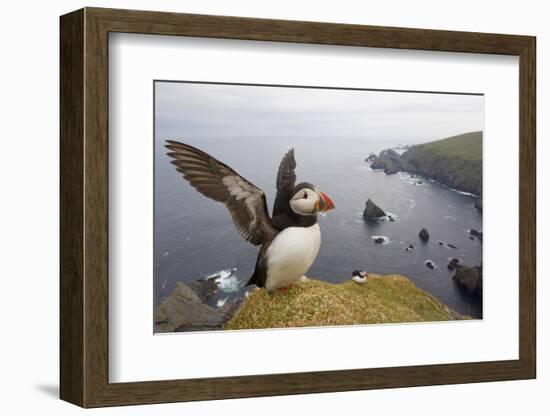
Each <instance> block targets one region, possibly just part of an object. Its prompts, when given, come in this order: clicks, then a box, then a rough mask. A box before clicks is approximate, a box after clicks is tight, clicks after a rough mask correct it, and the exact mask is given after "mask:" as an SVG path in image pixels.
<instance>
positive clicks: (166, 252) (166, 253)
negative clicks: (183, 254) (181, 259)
mask: <svg viewBox="0 0 550 416" xmlns="http://www.w3.org/2000/svg"><path fill="white" fill-rule="evenodd" d="M169 254H170V252H169V251H165V252H164V253H162V257H166V256H168V255H169Z"/></svg>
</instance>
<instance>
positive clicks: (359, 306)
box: [224, 273, 468, 329]
mask: <svg viewBox="0 0 550 416" xmlns="http://www.w3.org/2000/svg"><path fill="white" fill-rule="evenodd" d="M368 276H369V277H368V279H366V281H365V282H364V283H363V284H357V283H356V282H354V281H353V280H347V281H345V282H343V283H338V284H334V283H328V282H324V281H320V280H316V279H311V278H310V279H308V280H307V281H305V282H298V283H296V284H294V285H293V286H291V287H290V288H289V289H288V290H286V291H284V292H274V293H273V294H268V293H267V291H266V290H265V289H259V290H257V291H255V292H253V293H251V294H250V296H249V297H248V298H247V299H246V300H245V301H244V303H243V304H242V305H241V307H240V308H239V310H238V312H237V313H236V314H235V315H234V316H233V318H232V319H231V320H230V321H229V322H228V323H227V324H225V326H224V329H258V328H285V327H286V328H288V327H307V326H319V325H331V326H334V325H359V324H379V323H392V322H433V321H449V320H458V319H468V317H465V316H462V315H460V314H459V313H457V312H455V311H453V310H452V309H450V308H449V307H448V306H446V305H444V304H442V303H441V302H440V301H438V300H437V299H436V298H435V297H433V296H432V295H430V294H429V293H427V292H425V291H424V290H422V289H419V288H418V287H417V286H415V285H414V283H413V282H412V281H411V280H409V279H408V278H406V277H404V276H400V275H387V276H381V275H376V274H372V273H369V275H368Z"/></svg>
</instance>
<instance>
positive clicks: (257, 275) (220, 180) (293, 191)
mask: <svg viewBox="0 0 550 416" xmlns="http://www.w3.org/2000/svg"><path fill="white" fill-rule="evenodd" d="M166 148H167V149H168V150H169V152H168V156H170V157H171V158H172V159H173V160H172V161H171V163H172V164H173V165H174V166H175V167H176V170H177V171H178V172H180V173H181V174H182V175H183V177H184V178H185V179H186V180H187V181H188V182H189V183H190V184H191V186H193V187H194V188H195V189H196V190H197V191H199V192H200V193H201V194H203V195H204V196H207V197H208V198H211V199H213V200H215V201H218V202H222V203H224V204H225V206H226V207H227V209H228V210H229V212H230V214H231V218H232V219H233V223H234V224H235V227H236V228H237V232H238V233H239V235H240V236H241V237H242V238H244V239H245V240H247V241H249V242H250V243H252V244H254V245H260V246H261V248H260V252H259V253H258V258H257V260H256V268H255V270H254V273H253V274H252V277H251V278H250V280H249V281H248V284H249V285H250V284H255V285H257V286H259V287H265V288H266V289H267V290H268V291H270V292H271V291H273V290H276V289H280V288H284V287H286V286H289V285H291V284H292V283H294V282H296V281H297V280H298V279H300V278H301V277H302V276H303V275H304V274H305V273H306V272H307V271H308V270H309V268H310V267H311V265H312V264H313V262H314V261H315V258H316V257H317V254H318V253H319V247H320V245H321V231H320V229H319V224H318V223H317V214H318V213H319V212H326V211H329V210H331V209H333V208H334V203H333V202H332V201H331V199H330V198H329V197H328V196H327V195H325V194H324V193H323V192H321V191H319V190H318V189H317V188H316V187H315V186H314V185H312V184H311V183H308V182H302V183H299V184H298V185H296V174H295V172H294V170H295V168H296V161H295V159H294V149H291V150H289V151H288V152H287V153H286V154H285V156H284V157H283V160H282V161H281V163H280V165H279V170H278V172H277V196H276V197H275V203H274V204H273V215H272V217H270V216H269V213H268V209H267V201H266V197H265V194H264V192H263V191H262V190H261V189H260V188H258V187H257V186H255V185H254V184H252V183H251V182H249V181H248V180H246V179H245V178H243V177H242V176H241V175H239V174H238V173H237V172H235V171H234V170H233V169H231V168H230V167H229V166H227V165H226V164H224V163H222V162H220V161H219V160H217V159H215V158H214V157H212V156H210V155H209V154H207V153H205V152H203V151H201V150H199V149H197V148H195V147H192V146H189V145H187V144H184V143H180V142H177V141H173V140H167V141H166Z"/></svg>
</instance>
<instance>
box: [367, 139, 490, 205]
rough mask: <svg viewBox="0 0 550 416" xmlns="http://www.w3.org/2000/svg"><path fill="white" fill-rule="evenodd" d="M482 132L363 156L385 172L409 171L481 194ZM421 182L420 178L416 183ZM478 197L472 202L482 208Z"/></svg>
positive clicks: (375, 167)
mask: <svg viewBox="0 0 550 416" xmlns="http://www.w3.org/2000/svg"><path fill="white" fill-rule="evenodd" d="M481 150H482V132H481V131H475V132H471V133H465V134H461V135H458V136H453V137H448V138H445V139H441V140H436V141H433V142H429V143H424V144H419V145H415V146H412V147H410V148H409V149H408V150H407V151H406V152H405V153H403V154H402V155H399V153H397V152H396V151H395V150H393V149H387V150H383V151H382V152H380V154H379V155H378V156H377V155H375V154H374V153H371V154H370V155H369V157H368V158H367V159H366V161H367V162H370V163H371V168H372V169H383V170H384V172H386V174H392V173H397V172H399V171H405V172H409V173H410V174H411V175H413V176H414V175H420V176H422V177H424V178H429V179H432V180H435V181H437V182H439V183H441V184H442V185H445V186H448V187H450V188H453V189H457V190H459V191H462V192H468V193H472V194H474V195H481V190H482V151H481ZM415 183H416V184H417V185H420V184H422V183H423V182H422V180H418V181H416V182H415ZM481 204H482V201H481V198H479V199H477V200H476V201H475V203H474V206H475V207H476V209H478V210H479V211H480V212H481V210H482V206H481Z"/></svg>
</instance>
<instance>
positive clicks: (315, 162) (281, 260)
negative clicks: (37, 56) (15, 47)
mask: <svg viewBox="0 0 550 416" xmlns="http://www.w3.org/2000/svg"><path fill="white" fill-rule="evenodd" d="M60 52H61V305H60V322H61V334H60V335H61V352H60V356H61V369H60V370H61V389H60V394H61V398H62V399H64V400H67V401H69V402H71V403H75V404H77V405H80V406H83V407H100V406H111V405H124V404H145V403H161V402H175V401H189V400H210V399H222V398H236V397H255V396H266V395H283V394H299V393H315V392H333V391H347V390H360V389H373V388H395V387H407V386H420V385H434V384H452V383H467V382H482V381H498V380H513V379H527V378H534V377H535V375H536V359H535V357H536V348H535V345H536V334H535V281H536V277H535V220H536V212H535V200H536V194H535V159H536V150H535V104H536V97H535V38H533V37H529V36H517V35H500V34H485V33H466V32H451V31H434V30H421V29H404V28H389V27H374V26H360V25H343V24H328V23H315V22H296V21H283V20H267V19H251V18H240V17H226V16H205V15H188V14H175V13H159V12H146V11H129V10H113V9H98V8H85V9H82V10H78V11H75V12H73V13H70V14H67V15H65V16H62V17H61V51H60Z"/></svg>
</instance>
